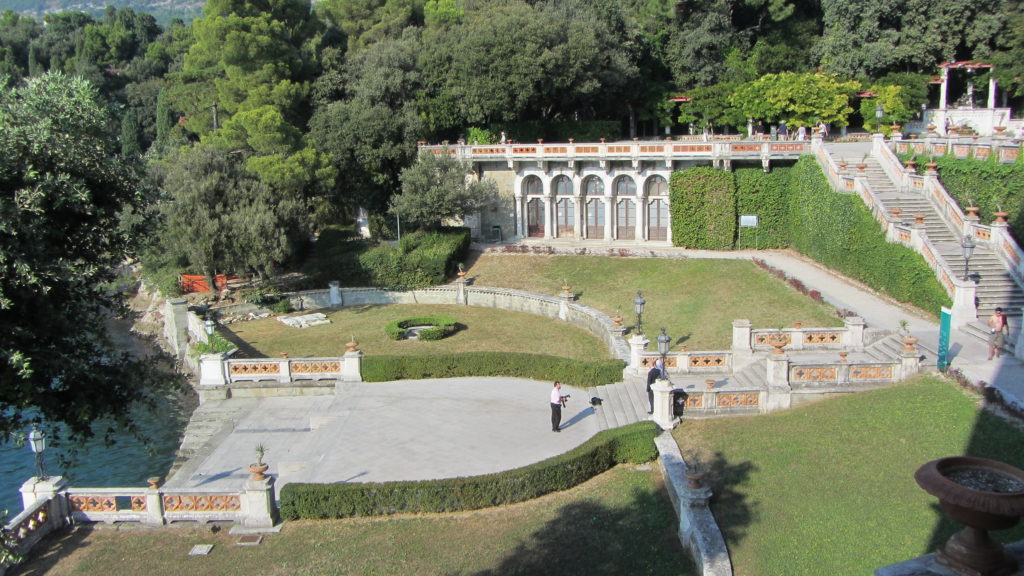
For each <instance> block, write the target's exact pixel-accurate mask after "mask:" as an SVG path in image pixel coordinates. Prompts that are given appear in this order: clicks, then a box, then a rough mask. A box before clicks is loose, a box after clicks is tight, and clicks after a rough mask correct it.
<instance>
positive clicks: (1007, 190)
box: [935, 156, 1024, 244]
mask: <svg viewBox="0 0 1024 576" xmlns="http://www.w3.org/2000/svg"><path fill="white" fill-rule="evenodd" d="M935 162H936V163H937V164H938V165H939V178H940V179H941V180H942V185H943V186H945V187H946V190H947V191H948V192H949V195H950V196H952V197H953V198H954V199H955V200H956V201H957V203H958V204H960V207H961V208H964V207H966V206H972V205H973V206H977V207H978V208H981V210H980V216H981V222H982V223H984V224H991V223H992V222H994V221H995V219H996V218H995V216H993V215H992V213H993V212H998V211H999V210H1000V208H1001V209H1002V210H1003V211H1004V212H1009V214H1010V215H1009V216H1008V217H1007V218H1008V219H1009V221H1010V234H1011V235H1012V236H1013V238H1014V240H1016V241H1017V243H1018V244H1020V243H1021V241H1022V240H1024V164H1021V163H1020V161H1019V160H1018V161H1017V162H1016V163H1014V164H1000V163H999V162H998V160H997V158H996V157H995V156H992V157H991V158H990V159H989V160H984V161H982V160H967V159H964V160H958V159H957V158H955V157H953V156H943V157H941V158H937V159H936V160H935Z"/></svg>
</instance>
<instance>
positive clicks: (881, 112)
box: [875, 104, 885, 132]
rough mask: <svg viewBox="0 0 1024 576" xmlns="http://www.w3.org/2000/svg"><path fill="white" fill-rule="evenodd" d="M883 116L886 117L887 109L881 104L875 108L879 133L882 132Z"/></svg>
mask: <svg viewBox="0 0 1024 576" xmlns="http://www.w3.org/2000/svg"><path fill="white" fill-rule="evenodd" d="M882 116H885V108H882V105H881V104H878V105H876V106H875V123H876V127H877V128H878V131H879V132H881V131H882Z"/></svg>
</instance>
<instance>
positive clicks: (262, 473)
mask: <svg viewBox="0 0 1024 576" xmlns="http://www.w3.org/2000/svg"><path fill="white" fill-rule="evenodd" d="M269 468H270V465H269V464H249V472H250V473H251V474H252V479H253V480H266V479H267V474H266V472H267V470H268V469H269Z"/></svg>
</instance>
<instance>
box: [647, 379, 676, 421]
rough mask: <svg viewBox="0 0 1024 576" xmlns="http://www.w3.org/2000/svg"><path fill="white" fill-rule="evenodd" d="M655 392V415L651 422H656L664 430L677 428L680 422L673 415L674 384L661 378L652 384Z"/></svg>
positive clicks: (652, 416)
mask: <svg viewBox="0 0 1024 576" xmlns="http://www.w3.org/2000/svg"><path fill="white" fill-rule="evenodd" d="M651 390H652V391H653V392H654V413H653V414H652V415H651V420H654V421H655V422H656V423H657V424H658V426H661V428H662V430H671V429H672V428H675V426H676V424H678V423H679V421H678V420H677V419H676V417H675V415H674V414H673V413H672V383H671V382H669V381H668V380H666V379H664V378H659V379H658V380H656V381H655V382H654V384H651Z"/></svg>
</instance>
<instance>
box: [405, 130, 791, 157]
mask: <svg viewBox="0 0 1024 576" xmlns="http://www.w3.org/2000/svg"><path fill="white" fill-rule="evenodd" d="M684 141H686V142H692V144H689V143H688V144H679V143H675V142H672V143H670V142H639V141H635V142H632V143H620V142H617V143H610V144H605V143H601V144H595V143H590V142H588V143H582V144H577V143H569V144H562V143H557V144H536V145H534V144H507V145H488V146H449V147H447V148H446V147H444V146H421V150H422V151H424V152H426V153H432V154H435V155H437V154H444V153H445V150H447V153H449V154H454V155H457V156H459V157H462V158H465V159H467V160H470V161H472V160H484V159H487V160H497V159H499V158H505V159H513V158H516V157H520V158H522V157H531V156H532V157H537V158H545V159H549V160H554V161H557V160H559V159H562V158H564V159H567V160H568V159H570V158H581V157H590V158H610V157H617V158H624V157H626V158H635V159H637V160H652V161H657V160H660V161H664V160H666V159H671V158H673V157H677V156H678V157H679V158H680V159H682V158H684V157H688V158H693V157H694V156H696V157H705V158H707V159H711V158H712V157H713V156H715V155H725V156H731V155H735V156H740V157H746V158H749V157H750V156H752V155H754V156H770V157H776V156H777V157H780V158H785V159H790V160H792V159H796V158H798V157H799V156H800V155H801V154H806V153H808V152H809V151H810V143H809V142H779V141H772V140H765V141H763V142H759V141H752V140H744V139H742V138H741V137H739V136H715V137H713V138H712V139H710V140H706V141H705V140H703V138H702V137H695V138H686V139H685V140H684Z"/></svg>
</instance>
